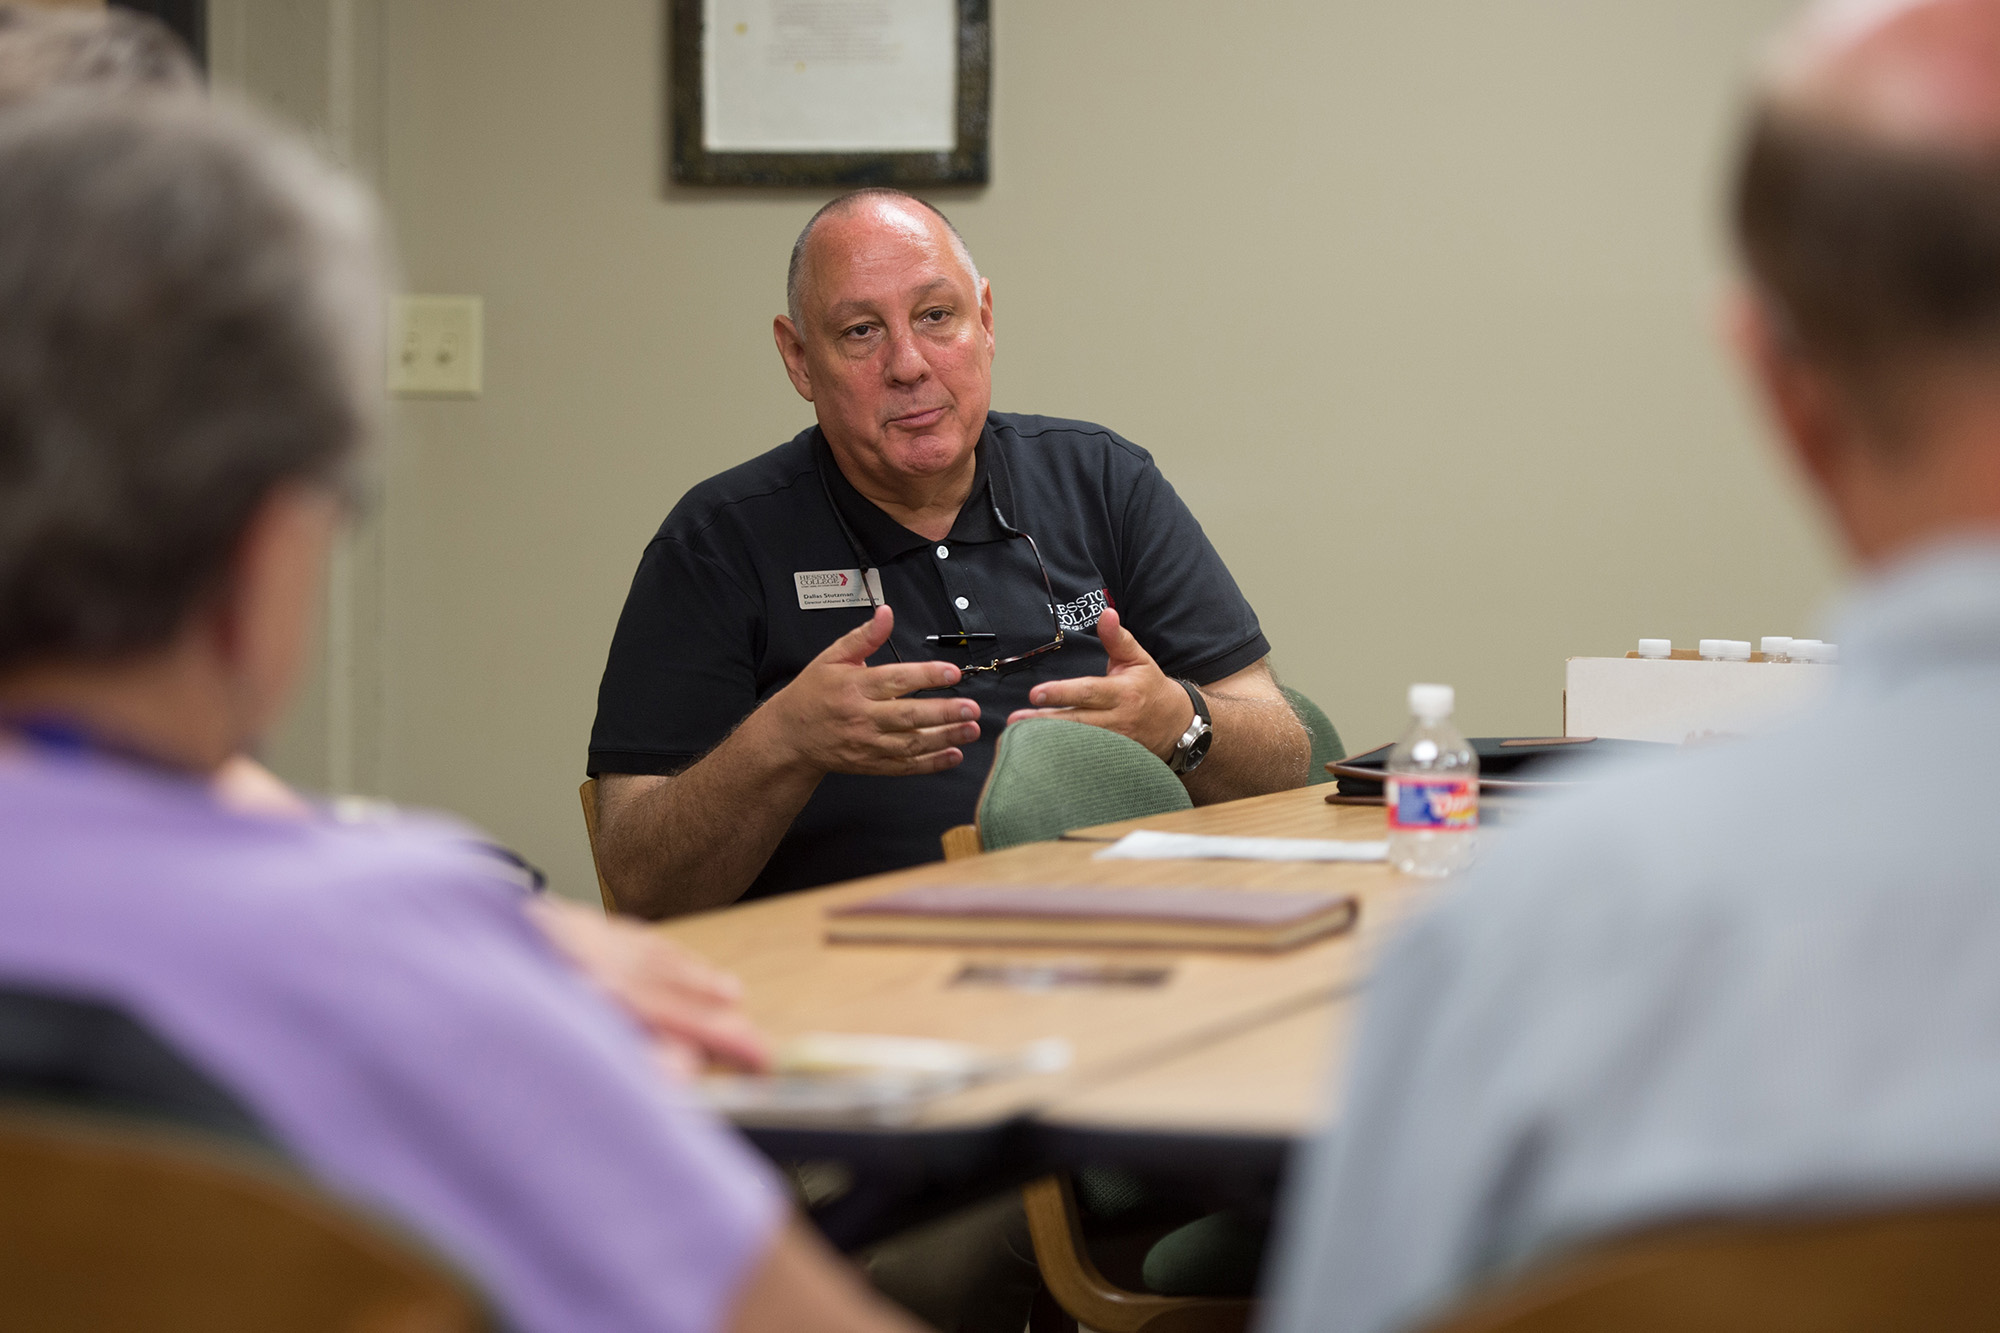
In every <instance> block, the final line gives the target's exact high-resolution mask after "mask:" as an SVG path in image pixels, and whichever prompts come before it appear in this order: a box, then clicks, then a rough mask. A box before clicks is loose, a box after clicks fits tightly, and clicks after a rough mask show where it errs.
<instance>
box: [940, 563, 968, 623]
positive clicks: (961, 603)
mask: <svg viewBox="0 0 2000 1333" xmlns="http://www.w3.org/2000/svg"><path fill="white" fill-rule="evenodd" d="M940 549H942V548H940ZM952 605H953V606H956V607H957V608H958V609H959V610H961V611H963V610H965V608H966V607H968V606H971V605H972V603H971V602H968V601H966V600H965V599H964V598H963V597H961V598H959V599H958V600H957V601H955V602H953V603H952Z"/></svg>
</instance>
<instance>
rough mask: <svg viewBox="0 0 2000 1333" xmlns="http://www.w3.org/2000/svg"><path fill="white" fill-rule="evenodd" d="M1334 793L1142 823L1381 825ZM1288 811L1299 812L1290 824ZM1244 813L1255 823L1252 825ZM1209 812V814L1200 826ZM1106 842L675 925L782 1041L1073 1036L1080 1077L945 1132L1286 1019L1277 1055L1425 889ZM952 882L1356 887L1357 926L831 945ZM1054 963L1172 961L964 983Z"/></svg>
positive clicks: (1039, 1081) (950, 1103)
mask: <svg viewBox="0 0 2000 1333" xmlns="http://www.w3.org/2000/svg"><path fill="white" fill-rule="evenodd" d="M1326 790H1327V788H1325V787H1318V788H1306V789H1302V790H1301V791H1297V792H1284V793H1279V794H1278V795H1276V796H1267V797H1260V798H1255V799H1253V800H1248V801H1240V802H1233V803H1230V804H1229V805H1225V806H1211V807H1206V808H1204V809H1201V810H1192V811H1184V812H1181V813H1180V814H1177V815H1172V816H1166V817H1163V818H1161V819H1158V820H1141V821H1135V823H1136V824H1139V825H1143V826H1146V827H1156V828H1177V829H1180V830H1182V831H1189V832H1194V831H1207V832H1232V833H1264V832H1268V831H1271V830H1272V829H1278V828H1281V829H1282V830H1283V831H1284V832H1286V833H1289V834H1291V835H1292V836H1323V837H1326V836H1331V837H1348V838H1371V837H1372V838H1379V837H1381V836H1382V826H1383V818H1384V817H1383V812H1382V811H1381V810H1380V809H1379V808H1366V807H1335V806H1328V805H1327V804H1326V803H1325V801H1324V799H1323V795H1324V792H1325V791H1326ZM1315 807H1316V808H1315ZM1281 810H1282V811H1285V812H1286V813H1285V814H1284V816H1283V817H1282V818H1280V816H1279V814H1278V812H1279V811H1281ZM1321 812H1323V813H1321ZM1232 813H1236V814H1241V815H1242V816H1244V818H1243V819H1242V820H1241V821H1240V822H1239V821H1238V820H1236V819H1235V818H1232V817H1231V814H1232ZM1197 817H1199V821H1200V822H1198V823H1192V826H1191V822H1192V821H1196V820H1197ZM1267 821H1276V822H1274V823H1267ZM1113 827H1117V826H1113ZM1302 830H1304V831H1303V832H1302ZM1113 836H1115V834H1114V835H1113ZM1099 850H1101V844H1099V843H1093V842H1085V841H1062V842H1045V843H1034V844H1031V845H1028V846H1024V847H1016V848H1012V849H1010V850H1007V851H1003V852H994V853H990V854H987V855H984V856H976V857H968V858H966V859H963V860H959V861H952V862H936V863H932V864H928V865H922V866H913V867H911V868H909V869H907V870H902V871H898V872H896V873H894V874H890V875H880V876H875V877H873V878H870V879H863V880H855V881H852V882H850V883H847V884H842V885H836V886H832V887H829V888H825V889H816V890H812V891H809V892H805V893H796V894H789V895H786V896H784V897H780V898H773V899H765V900H762V901H759V902H754V903H745V904H741V905H738V906H735V907H730V908H726V909H723V910H721V911H716V912H709V913H704V914H701V915H698V916H692V917H685V918H682V919H680V920H676V921H673V922H670V923H668V924H667V925H666V926H664V927H662V929H664V930H666V931H667V932H668V933H669V934H671V935H672V936H674V938H676V939H678V940H680V941H681V942H682V943H684V944H686V945H688V946H689V947H690V948H693V949H696V950H699V951H700V952H701V953H703V954H705V955H707V956H708V957H709V958H712V959H713V960H715V962H717V963H718V964H720V965H721V966H723V967H726V968H729V969H730V970H732V971H734V972H735V973H736V974H737V975H738V976H740V977H741V978H742V979H743V982H744V988H745V992H746V1000H745V1004H746V1007H747V1009H748V1010H749V1013H750V1016H751V1017H752V1018H753V1019H755V1020H756V1021H757V1022H758V1023H760V1024H762V1025H763V1026H764V1028H765V1029H766V1030H767V1031H769V1032H770V1033H772V1034H773V1035H774V1036H775V1037H778V1038H780V1039H783V1038H785V1037H789V1036H794V1035H797V1034H800V1033H804V1032H812V1031H821V1032H858V1033H893V1034H897V1035H907V1036H924V1037H942V1038H949V1039H952V1040H958V1041H969V1042H975V1043H978V1044H980V1045H984V1046H990V1047H995V1048H1011V1047H1018V1046H1021V1045H1024V1044H1026V1043H1027V1042H1030V1041H1034V1040H1037V1039H1039V1038H1043V1037H1063V1038H1066V1039H1067V1040H1068V1041H1069V1042H1070V1044H1071V1046H1072V1048H1073V1051H1074V1059H1073V1062H1072V1064H1071V1066H1070V1068H1069V1069H1068V1070H1066V1071H1064V1072H1062V1073H1057V1074H1050V1075H1042V1076H1037V1077H1032V1078H1019V1079H1013V1080H1008V1081H1005V1082H1001V1083H996V1084H992V1085H989V1086H986V1087H981V1088H974V1089H971V1090H969V1091H967V1092H965V1093H962V1094H960V1095H958V1096H956V1097H952V1098H948V1099H945V1100H943V1101H941V1102H939V1103H937V1104H935V1105H934V1106H933V1107H931V1108H930V1109H929V1111H928V1112H927V1113H926V1114H925V1115H924V1116H923V1117H922V1118H921V1119H920V1120H919V1121H918V1125H917V1127H920V1128H950V1127H958V1126H972V1125H978V1124H982V1123H992V1122H994V1121H997V1120H1000V1119H1005V1118H1008V1117H1012V1116H1018V1115H1021V1114H1026V1113H1032V1112H1035V1111H1038V1110H1040V1109H1042V1108H1043V1107H1046V1106H1049V1105H1050V1104H1052V1103H1054V1102H1056V1101H1058V1100H1066V1099H1069V1098H1074V1097H1078V1096H1080V1095H1081V1094H1083V1093H1084V1092H1085V1091H1087V1090H1089V1089H1093V1088H1097V1087H1100V1086H1105V1087H1109V1086H1110V1085H1111V1084H1112V1083H1113V1081H1114V1080H1120V1079H1125V1078H1128V1077H1137V1076H1139V1075H1142V1074H1144V1073H1145V1072H1146V1071H1152V1070H1159V1071H1166V1072H1165V1074H1164V1075H1163V1076H1164V1077H1167V1078H1168V1079H1169V1080H1171V1079H1172V1078H1173V1077H1174V1075H1173V1073H1172V1071H1173V1070H1174V1069H1175V1068H1177V1067H1178V1066H1177V1064H1176V1062H1180V1061H1188V1062H1192V1066H1190V1067H1196V1066H1199V1065H1200V1063H1201V1062H1202V1060H1203V1059H1204V1058H1205V1057H1204V1056H1203V1055H1202V1052H1203V1051H1205V1050H1211V1049H1219V1048H1218V1047H1217V1043H1221V1042H1226V1041H1228V1040H1229V1039H1231V1038H1234V1037H1237V1036H1240V1035H1243V1034H1249V1033H1253V1032H1256V1031H1257V1030H1258V1029H1260V1028H1262V1027H1264V1025H1266V1024H1269V1023H1272V1022H1273V1021H1274V1020H1286V1022H1285V1024H1284V1026H1283V1027H1282V1028H1281V1029H1280V1030H1278V1031H1277V1032H1275V1033H1274V1034H1273V1035H1272V1036H1270V1038H1269V1041H1270V1042H1271V1043H1272V1044H1273V1049H1277V1048H1278V1047H1284V1049H1286V1050H1292V1049H1295V1048H1293V1047H1290V1046H1286V1045H1285V1041H1286V1040H1287V1039H1288V1034H1290V1035H1292V1036H1296V1035H1297V1034H1299V1033H1300V1032H1301V1028H1300V1027H1299V1025H1298V1024H1297V1023H1294V1022H1291V1021H1290V1020H1294V1019H1296V1018H1297V1017H1298V1015H1300V1014H1301V1013H1302V1011H1303V1010H1305V1009H1308V1008H1310V1007H1311V1006H1312V1005H1314V1004H1315V1003H1322V1002H1326V1001H1330V1000H1332V999H1333V998H1335V997H1337V996H1340V995H1343V994H1345V993H1346V992H1348V991H1349V990H1351V989H1352V988H1353V986H1354V985H1355V983H1356V981H1357V980H1358V978H1359V977H1360V976H1361V975H1362V974H1363V972H1364V970H1365V967H1366V962H1367V958H1368V957H1369V956H1370V955H1371V954H1372V953H1373V951H1374V949H1375V947H1376V946H1377V944H1378V943H1379V941H1380V939H1381V938H1382V936H1383V935H1384V934H1385V933H1386V931H1387V929H1388V928H1389V927H1390V926H1391V925H1392V924H1393V923H1394V922H1395V921H1396V920H1397V919H1399V918H1400V917H1401V916H1402V915H1403V914H1404V912H1405V911H1406V910H1407V909H1408V907H1409V906H1410V905H1411V904H1412V903H1413V902H1414V901H1415V899H1416V898H1417V896H1418V895H1419V893H1420V892H1421V889H1420V887H1419V886H1418V885H1417V884H1416V883H1415V882H1413V881H1410V880H1407V879H1404V878H1403V877H1401V876H1398V875H1396V874H1394V873H1393V872H1391V871H1390V870H1389V869H1388V868H1387V867H1386V866H1382V865H1379V864H1378V865H1357V864H1301V863H1275V862H1244V861H1232V862H1224V861H1094V860H1092V859H1091V858H1092V856H1093V854H1094V853H1095V852H1097V851H1099ZM953 883H1015V884H1051V885H1063V884H1075V885H1085V886H1098V885H1132V886H1159V885H1171V886H1193V887H1237V888H1245V889H1253V888H1254V889H1278V890H1288V889H1290V890H1329V889H1330V890H1336V891H1340V892H1346V893H1352V894H1354V895H1355V896H1356V897H1357V898H1358V899H1359V900H1360V903H1361V919H1360V923H1359V925H1358V926H1357V928H1356V929H1355V930H1354V931H1352V932H1350V933H1349V934H1347V935H1344V936H1340V937H1336V938H1334V939H1330V940H1325V941H1321V942H1319V943H1317V944H1311V945H1307V946H1305V947H1302V948H1299V949H1294V950H1291V951H1288V952H1284V953H1278V954H1250V953H1220V952H1174V951H1167V950H1141V949H1121V950H1115V951H1108V952H1106V951H1096V952H1095V953H1094V954H1093V953H1091V952H1090V951H1084V950H1078V949H1061V950H1052V949H1042V950H1029V949H1013V948H1008V949H984V948H981V949H973V948H965V947H941V946H931V945H917V944H898V945H856V944H828V943H827V942H826V939H825V912H826V909H827V908H828V907H830V906H834V905H837V904H840V903H846V902H851V901H854V900H855V899H858V898H866V897H871V896H874V895H876V894H879V893H883V892H886V891H888V890H891V889H895V888H901V887H906V886H910V885H916V884H953ZM1052 957H1059V958H1073V957H1095V958H1097V959H1099V960H1108V961H1112V962H1117V963H1158V964H1161V965H1164V966H1167V967H1169V968H1170V969H1171V972H1170V975H1169V977H1168V979H1167V980H1166V981H1165V983H1164V984H1162V985H1159V986H1156V987H1074V988H1057V989H1050V990H1041V991H1029V990H1016V989H1008V988H1004V987H996V986H991V985H965V984H954V978H956V977H957V976H958V974H959V973H960V971H961V970H962V969H963V968H964V966H965V965H966V964H967V963H968V962H971V961H982V962H983V961H989V960H1013V959H1022V958H1030V959H1044V960H1045V959H1048V958H1052ZM1300 1021H1301V1022H1302V1021H1303V1020H1300ZM1302 1040H1303V1038H1302ZM1306 1044H1307V1045H1316V1046H1317V1047H1318V1048H1319V1049H1320V1051H1321V1052H1322V1054H1321V1056H1320V1057H1319V1058H1320V1061H1321V1065H1322V1067H1323V1065H1324V1054H1323V1052H1324V1050H1325V1049H1326V1043H1325V1042H1323V1041H1321V1042H1317V1043H1315V1042H1312V1041H1310V1040H1306ZM1246 1051H1247V1054H1244V1055H1241V1056H1239V1055H1237V1054H1231V1055H1230V1056H1229V1057H1228V1058H1230V1059H1232V1060H1234V1059H1239V1058H1241V1059H1244V1060H1246V1061H1248V1065H1247V1066H1246V1069H1247V1071H1248V1072H1250V1073H1254V1072H1255V1071H1256V1070H1257V1069H1258V1068H1260V1067H1261V1066H1262V1060H1263V1057H1261V1056H1259V1055H1258V1054H1257V1053H1256V1051H1257V1048H1246ZM1272 1063H1273V1064H1274V1066H1275V1065H1284V1064H1287V1063H1288V1064H1289V1065H1290V1066H1292V1067H1296V1066H1298V1065H1299V1064H1300V1061H1299V1060H1298V1059H1297V1058H1294V1059H1291V1060H1290V1061H1289V1062H1287V1061H1285V1060H1284V1059H1283V1058H1282V1057H1275V1058H1274V1059H1273V1061H1272ZM1140 1086H1141V1088H1142V1093H1141V1095H1143V1086H1144V1085H1140ZM1106 1095H1107V1097H1109V1096H1111V1095H1113V1094H1111V1093H1109V1092H1107V1094H1106ZM1161 1095H1164V1094H1161ZM1275 1097H1276V1094H1275V1093H1271V1094H1268V1095H1267V1094H1266V1092H1265V1091H1263V1090H1262V1089H1261V1088H1258V1089H1252V1090H1249V1091H1248V1093H1247V1095H1246V1096H1245V1097H1244V1098H1243V1099H1242V1100H1244V1101H1246V1102H1249V1103H1253V1104H1263V1103H1265V1102H1269V1104H1270V1105H1272V1106H1276V1105H1277V1104H1278V1103H1277V1102H1276V1101H1275V1100H1273V1098H1275ZM1294 1101H1297V1098H1294ZM1109 1104H1110V1103H1108V1102H1107V1103H1106V1104H1105V1105H1107V1106H1108V1105H1109ZM1301 1104H1302V1103H1301ZM1190 1106H1192V1103H1190ZM1100 1114H1109V1112H1100ZM1267 1118H1268V1117H1267ZM1281 1118H1282V1117H1281ZM1287 1123H1291V1121H1287Z"/></svg>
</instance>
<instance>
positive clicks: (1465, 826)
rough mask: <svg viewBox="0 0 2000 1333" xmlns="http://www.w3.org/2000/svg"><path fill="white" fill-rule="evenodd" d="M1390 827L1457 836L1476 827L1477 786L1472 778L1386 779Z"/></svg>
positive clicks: (1477, 822) (1477, 807)
mask: <svg viewBox="0 0 2000 1333" xmlns="http://www.w3.org/2000/svg"><path fill="white" fill-rule="evenodd" d="M1389 827H1390V828H1392V829H1423V830H1427V831H1430V832H1441V833H1457V832H1464V831H1466V830H1470V829H1476V828H1478V827H1479V784H1478V782H1476V781H1475V780H1474V779H1472V778H1413V777H1397V778H1391V779H1389Z"/></svg>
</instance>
